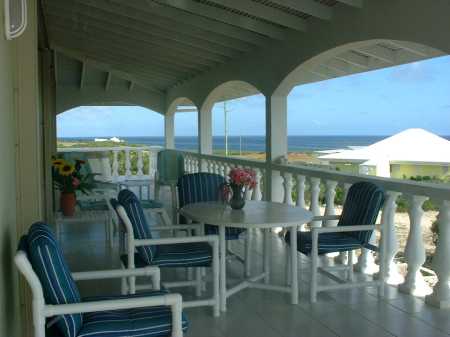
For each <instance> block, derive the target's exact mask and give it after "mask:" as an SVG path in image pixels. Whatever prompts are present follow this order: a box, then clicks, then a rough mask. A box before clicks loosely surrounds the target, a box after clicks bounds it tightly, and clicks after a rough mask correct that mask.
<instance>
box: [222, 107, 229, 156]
mask: <svg viewBox="0 0 450 337" xmlns="http://www.w3.org/2000/svg"><path fill="white" fill-rule="evenodd" d="M223 117H224V119H225V121H224V124H223V128H224V136H225V156H226V157H228V110H227V101H223Z"/></svg>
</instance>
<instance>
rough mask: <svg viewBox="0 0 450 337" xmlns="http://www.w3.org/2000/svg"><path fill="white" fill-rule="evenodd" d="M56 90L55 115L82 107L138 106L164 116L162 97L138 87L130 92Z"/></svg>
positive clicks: (70, 87)
mask: <svg viewBox="0 0 450 337" xmlns="http://www.w3.org/2000/svg"><path fill="white" fill-rule="evenodd" d="M56 90H57V94H56V114H59V113H62V112H64V111H67V110H69V109H72V108H75V107H78V106H83V105H84V106H86V105H105V106H107V105H138V106H142V107H144V108H148V109H150V110H152V111H155V112H157V113H160V114H164V96H163V95H161V94H158V93H156V92H150V91H148V90H145V89H143V88H142V89H141V88H140V87H138V86H136V87H135V88H134V89H133V90H132V91H129V90H128V89H122V88H110V89H109V90H104V88H101V87H90V88H86V89H83V90H80V89H79V88H77V87H73V86H58V87H57V89H56Z"/></svg>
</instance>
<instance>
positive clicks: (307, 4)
mask: <svg viewBox="0 0 450 337" xmlns="http://www.w3.org/2000/svg"><path fill="white" fill-rule="evenodd" d="M271 2H273V3H276V4H278V5H281V6H284V7H289V8H292V9H295V10H296V11H299V12H302V13H305V14H309V15H312V16H314V17H316V18H319V19H323V20H330V19H331V17H332V14H333V10H332V8H331V7H329V6H326V5H322V4H320V3H319V2H315V1H312V0H271Z"/></svg>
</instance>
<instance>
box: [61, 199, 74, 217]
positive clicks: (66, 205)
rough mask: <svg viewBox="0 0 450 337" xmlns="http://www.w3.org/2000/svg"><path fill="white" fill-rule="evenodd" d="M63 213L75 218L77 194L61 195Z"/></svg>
mask: <svg viewBox="0 0 450 337" xmlns="http://www.w3.org/2000/svg"><path fill="white" fill-rule="evenodd" d="M60 201H61V211H62V213H63V214H64V216H73V215H74V214H75V206H76V204H77V198H76V196H75V193H61V199H60Z"/></svg>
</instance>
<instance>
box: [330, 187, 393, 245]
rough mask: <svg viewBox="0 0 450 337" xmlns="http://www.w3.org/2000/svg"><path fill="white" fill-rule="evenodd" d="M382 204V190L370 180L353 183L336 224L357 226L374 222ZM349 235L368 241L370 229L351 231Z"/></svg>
mask: <svg viewBox="0 0 450 337" xmlns="http://www.w3.org/2000/svg"><path fill="white" fill-rule="evenodd" d="M383 204H384V191H383V189H382V188H380V187H378V186H377V185H375V184H373V183H370V182H359V183H355V184H353V185H352V186H351V187H350V189H349V191H348V194H347V198H346V200H345V203H344V207H343V209H342V214H341V217H340V220H339V223H338V226H358V225H373V224H375V222H376V220H377V217H378V213H379V212H380V210H381V208H382V207H383ZM348 235H351V236H353V237H355V238H356V239H358V240H359V241H361V243H363V244H365V243H368V242H369V240H370V237H371V235H372V231H360V232H351V233H349V234H348Z"/></svg>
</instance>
